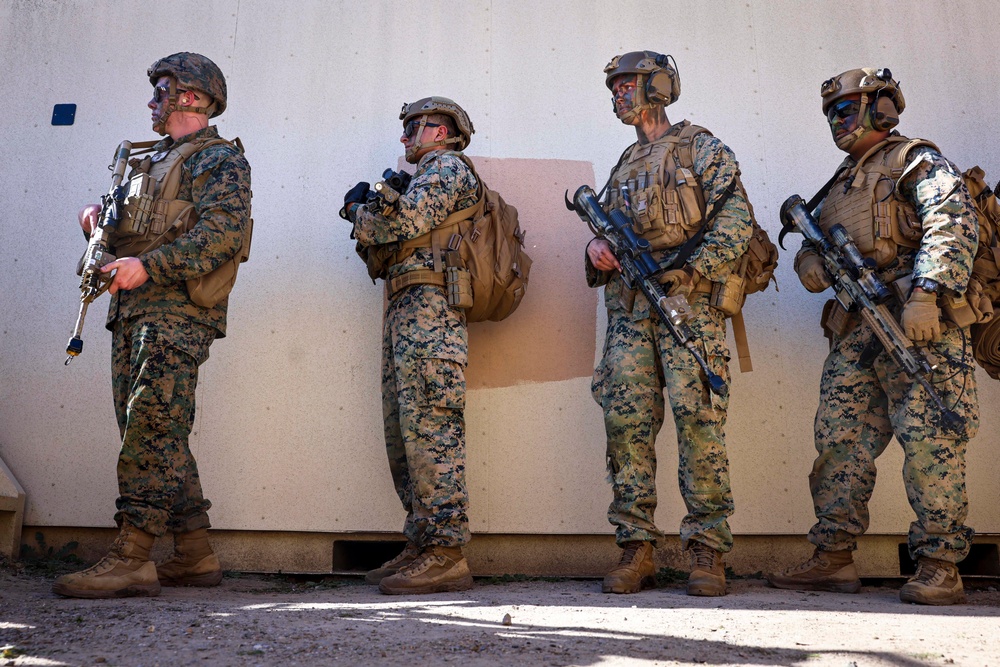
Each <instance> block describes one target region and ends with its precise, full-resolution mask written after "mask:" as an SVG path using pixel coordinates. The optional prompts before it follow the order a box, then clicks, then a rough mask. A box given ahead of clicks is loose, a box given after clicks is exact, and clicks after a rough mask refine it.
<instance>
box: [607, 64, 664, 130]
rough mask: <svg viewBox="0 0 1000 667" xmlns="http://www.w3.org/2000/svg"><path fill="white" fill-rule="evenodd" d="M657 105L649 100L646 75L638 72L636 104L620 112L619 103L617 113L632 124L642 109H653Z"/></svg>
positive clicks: (621, 118) (626, 123)
mask: <svg viewBox="0 0 1000 667" xmlns="http://www.w3.org/2000/svg"><path fill="white" fill-rule="evenodd" d="M655 106H656V105H655V104H650V102H649V100H647V99H646V76H645V75H643V74H638V75H636V77H635V104H633V105H632V108H631V109H629V110H628V111H622V112H621V113H619V112H618V105H615V115H616V116H618V120H620V121H621V122H622V123H624V124H625V125H631V124H632V121H634V120H635V119H636V117H637V116H638V115H639V112H640V111H644V110H646V109H652V108H653V107H655Z"/></svg>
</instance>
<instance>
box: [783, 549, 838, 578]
mask: <svg viewBox="0 0 1000 667" xmlns="http://www.w3.org/2000/svg"><path fill="white" fill-rule="evenodd" d="M822 553H823V552H822V551H820V550H819V549H816V550H815V551H813V555H812V556H810V557H809V560H807V561H806V562H804V563H799V564H798V565H795V566H793V567H790V568H788V569H787V570H785V573H786V574H801V573H803V572H808V571H810V570H813V569H815V568H817V567H819V568H823V567H826V566H827V565H828V564H829V562H828V561H826V560H824V559H823V558H822V556H821V554H822Z"/></svg>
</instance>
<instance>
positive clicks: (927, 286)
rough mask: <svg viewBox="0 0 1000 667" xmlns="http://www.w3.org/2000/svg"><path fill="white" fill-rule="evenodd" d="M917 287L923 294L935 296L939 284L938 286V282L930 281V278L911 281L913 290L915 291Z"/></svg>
mask: <svg viewBox="0 0 1000 667" xmlns="http://www.w3.org/2000/svg"><path fill="white" fill-rule="evenodd" d="M918 287H919V288H920V289H922V290H923V291H925V292H930V293H931V294H937V292H938V288H939V287H940V284H938V281H936V280H931V279H930V278H917V279H916V280H914V281H913V289H917V288H918Z"/></svg>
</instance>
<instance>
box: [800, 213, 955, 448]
mask: <svg viewBox="0 0 1000 667" xmlns="http://www.w3.org/2000/svg"><path fill="white" fill-rule="evenodd" d="M781 220H782V221H783V223H784V229H783V230H782V234H781V236H782V237H784V235H785V233H786V232H787V231H788V230H790V229H792V228H794V229H795V230H796V231H799V232H801V233H802V235H803V236H805V237H806V239H808V240H809V242H810V243H812V244H813V245H814V246H815V248H816V251H817V252H818V253H819V256H820V257H821V258H822V259H823V265H824V267H825V268H826V272H827V273H828V274H829V275H830V277H831V278H832V279H833V289H834V296H835V297H836V299H837V301H839V302H840V305H841V306H843V307H844V309H845V310H851V309H852V307H854V308H856V309H857V310H858V312H859V313H860V315H861V318H862V319H863V320H864V321H865V323H866V324H868V327H869V328H870V329H871V330H872V331H873V332H874V333H875V336H876V338H878V340H879V342H880V343H881V344H882V347H883V348H884V349H886V350H887V351H888V352H889V354H891V355H892V358H893V359H895V360H896V363H897V364H899V366H900V368H902V369H903V371H904V372H905V373H906V374H907V375H908V376H909V377H910V378H911V379H912V380H915V381H916V382H918V383H919V384H920V386H922V387H923V388H924V389H925V390H926V391H927V394H928V395H929V396H930V397H931V400H933V401H934V403H935V404H936V405H937V407H938V409H939V410H940V411H941V416H940V420H941V426H942V427H944V428H945V429H947V430H951V431H957V430H958V429H959V428H960V427H961V423H962V420H961V418H960V417H959V416H958V414H956V413H955V411H954V410H950V409H948V407H947V406H945V404H944V401H943V400H941V396H940V394H938V393H937V391H936V390H935V389H934V387H933V385H931V383H930V380H929V379H928V378H929V377H930V375H931V372H932V371H933V370H934V368H933V367H932V366H931V365H930V363H929V362H928V361H927V358H926V357H925V356H924V355H923V353H922V352H920V351H919V350H918V349H917V348H916V347H915V346H914V344H913V342H912V341H911V340H910V339H909V338H907V337H906V334H905V333H904V332H903V329H902V327H900V326H899V323H898V322H896V318H895V317H893V315H892V313H891V312H890V311H889V307H888V305H887V303H888V302H889V301H891V300H892V298H893V296H892V292H890V291H889V289H888V288H887V287H886V286H885V284H884V283H883V282H882V281H881V280H879V278H878V276H877V275H875V263H874V262H873V261H872V260H871V259H870V258H869V259H866V258H865V257H864V256H863V255H862V254H861V252H860V251H858V247H857V246H856V245H855V244H854V241H853V240H852V239H851V235H850V234H849V233H848V232H847V230H846V229H844V227H843V225H834V226H833V227H831V228H830V238H827V236H826V234H824V233H823V230H822V229H821V228H820V226H819V224H818V223H817V222H816V219H815V218H814V217H813V215H812V213H811V212H810V211H809V209H808V208H807V207H806V203H805V201H804V200H803V199H802V197H800V196H798V195H792V196H791V197H789V198H788V199H786V200H785V203H784V204H782V205H781ZM782 247H784V246H782Z"/></svg>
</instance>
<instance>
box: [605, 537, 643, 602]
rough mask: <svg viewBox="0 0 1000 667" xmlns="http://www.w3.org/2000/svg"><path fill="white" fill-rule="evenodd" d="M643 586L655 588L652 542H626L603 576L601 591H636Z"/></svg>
mask: <svg viewBox="0 0 1000 667" xmlns="http://www.w3.org/2000/svg"><path fill="white" fill-rule="evenodd" d="M645 588H656V566H655V565H653V544H652V542H626V543H625V544H623V545H622V557H621V559H620V560H619V561H618V565H616V566H615V567H614V568H612V570H611V571H610V572H608V573H607V574H606V575H605V576H604V583H603V584H601V591H603V592H604V593H638V592H639V591H641V590H643V589H645Z"/></svg>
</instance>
